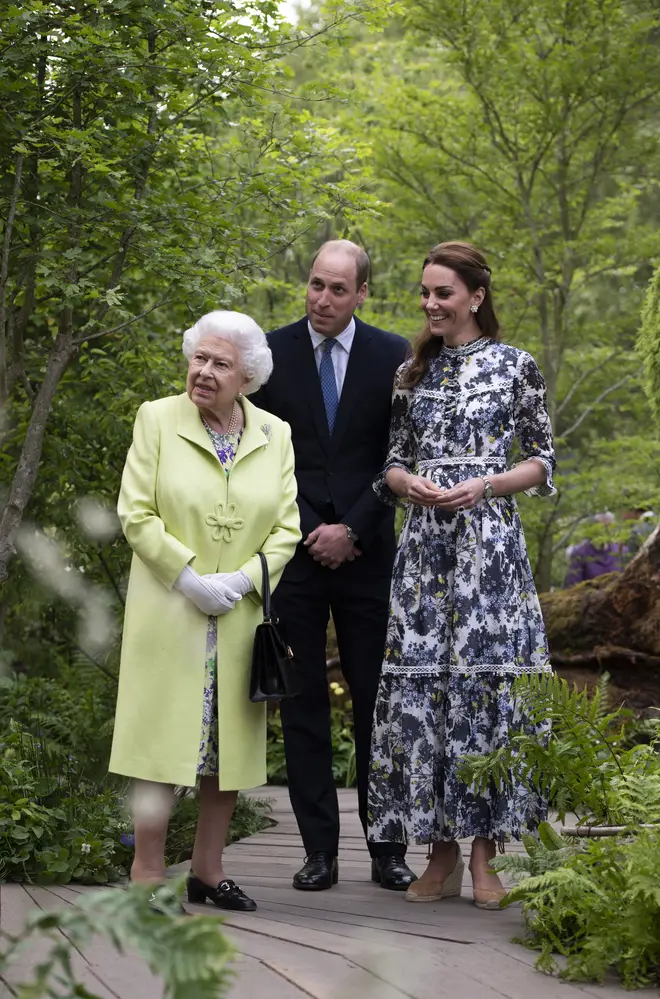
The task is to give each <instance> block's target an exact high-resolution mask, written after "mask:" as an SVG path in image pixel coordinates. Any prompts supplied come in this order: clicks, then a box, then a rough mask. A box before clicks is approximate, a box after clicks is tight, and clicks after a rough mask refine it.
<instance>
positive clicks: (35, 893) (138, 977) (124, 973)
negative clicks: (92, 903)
mask: <svg viewBox="0 0 660 999" xmlns="http://www.w3.org/2000/svg"><path fill="white" fill-rule="evenodd" d="M29 892H30V894H31V895H32V897H33V899H34V900H35V902H36V903H37V904H38V905H39V906H40V908H42V909H45V910H48V909H55V908H61V907H62V906H64V905H71V904H73V905H75V904H76V902H77V900H78V899H79V898H80V897H81V896H80V894H79V893H77V892H73V891H71V889H67V888H66V887H65V886H58V888H57V889H56V890H53V889H52V888H51V886H48V888H39V887H32V886H31V887H30V888H29ZM72 963H73V967H74V969H75V971H76V974H77V975H78V976H79V977H80V980H81V981H82V982H84V983H85V984H86V985H88V987H89V988H90V989H91V990H92V991H96V992H98V993H99V995H101V996H106V995H107V996H111V997H113V999H133V997H134V996H136V995H140V996H145V997H146V996H153V997H156V996H160V995H161V993H162V985H161V983H160V980H159V979H158V978H157V977H156V976H155V975H152V974H151V972H150V971H149V969H148V967H147V965H146V963H145V962H144V961H143V960H142V959H141V958H139V957H138V956H137V955H135V954H132V953H131V952H130V951H129V952H124V953H123V954H122V955H121V956H120V955H119V954H118V952H117V951H116V950H115V948H114V947H113V946H112V944H111V943H110V942H109V941H108V940H106V939H105V937H102V936H96V937H93V938H92V940H90V941H89V943H88V944H86V946H85V949H84V951H83V952H80V951H76V952H75V956H74V960H73V962H72Z"/></svg>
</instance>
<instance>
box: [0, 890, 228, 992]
mask: <svg viewBox="0 0 660 999" xmlns="http://www.w3.org/2000/svg"><path fill="white" fill-rule="evenodd" d="M173 887H174V893H173ZM182 890H183V880H182V881H181V882H180V883H179V884H178V885H174V886H172V885H168V886H167V887H164V888H158V889H157V890H156V897H157V905H158V907H159V909H160V910H161V913H160V914H159V913H156V912H154V910H153V908H152V907H151V906H150V904H149V898H150V896H151V894H152V891H153V889H152V887H151V886H149V885H132V886H131V887H130V888H129V889H128V890H127V891H106V892H97V893H94V894H90V895H86V896H84V897H81V899H80V902H79V903H78V904H77V905H76V906H75V907H74V906H69V907H67V908H66V909H53V910H49V911H48V912H38V913H33V914H32V915H31V916H30V917H29V919H28V922H27V924H26V926H25V928H24V929H23V930H22V931H21V933H20V935H18V936H9V935H8V934H6V933H1V934H0V975H3V973H6V972H7V971H8V970H10V969H11V967H12V965H13V964H14V963H15V962H16V961H17V960H18V959H19V957H20V955H21V954H22V953H23V952H24V951H25V950H27V949H29V948H30V947H35V946H36V945H38V946H39V954H40V960H39V963H38V964H37V965H36V966H35V967H34V970H33V971H32V979H31V980H30V981H26V982H23V983H21V985H20V986H18V992H17V995H18V999H40V997H42V996H50V997H55V996H61V995H69V996H74V995H75V996H85V997H86V999H99V997H98V996H97V995H95V994H94V993H93V992H90V991H89V990H88V988H87V987H86V986H85V985H83V984H82V983H81V982H79V981H78V980H77V976H76V974H75V972H74V970H73V966H72V961H71V957H72V954H73V953H74V952H75V951H76V950H78V951H83V950H84V948H85V947H87V946H88V945H89V944H90V942H91V941H92V939H93V938H94V937H95V936H97V935H98V934H101V935H102V936H105V937H106V938H107V939H108V940H109V941H110V943H111V944H112V945H113V947H114V948H115V950H116V951H117V952H118V953H119V954H123V953H124V952H125V951H127V950H130V951H132V952H134V953H135V952H136V953H137V954H138V955H139V956H140V957H142V958H143V959H144V960H145V961H146V963H147V964H148V966H149V968H150V969H151V971H152V972H153V974H154V975H156V976H157V977H158V978H160V979H161V980H162V982H163V986H164V995H165V996H167V997H169V999H220V997H221V996H223V995H225V994H226V992H227V990H228V988H229V986H230V984H231V981H232V978H233V973H232V970H231V967H230V966H231V962H232V961H233V960H234V957H235V950H234V947H233V946H232V944H231V943H230V942H229V940H228V939H227V937H226V936H225V934H224V933H223V931H222V924H221V922H220V920H219V919H216V918H214V917H212V916H185V917H182V916H179V915H178V914H177V909H178V905H179V903H178V901H177V899H176V894H180V893H181V892H182ZM44 949H45V953H44V954H43V957H42V956H41V955H42V953H43V951H44ZM62 990H65V991H62Z"/></svg>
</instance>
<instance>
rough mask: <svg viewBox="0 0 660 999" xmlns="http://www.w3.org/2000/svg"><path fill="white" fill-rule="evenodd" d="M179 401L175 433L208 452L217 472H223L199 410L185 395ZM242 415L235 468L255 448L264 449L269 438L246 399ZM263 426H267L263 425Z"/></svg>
mask: <svg viewBox="0 0 660 999" xmlns="http://www.w3.org/2000/svg"><path fill="white" fill-rule="evenodd" d="M179 398H180V399H181V408H180V410H179V420H178V424H177V433H178V434H179V437H185V439H186V440H187V441H190V442H191V443H192V444H197V445H198V447H201V448H203V449H204V451H208V453H209V454H210V455H211V457H212V458H213V461H214V463H215V464H216V465H217V466H218V470H219V471H223V468H222V465H221V464H220V462H219V461H218V456H217V454H216V453H215V448H214V447H213V444H212V443H211V438H210V437H209V435H208V433H207V432H206V429H205V427H204V424H203V423H202V421H201V419H200V416H199V409H198V408H197V406H196V405H195V404H194V402H191V401H190V399H189V398H188V396H187V395H182V396H180V397H179ZM242 402H243V414H244V416H245V426H244V427H243V433H242V435H241V440H240V443H239V445H238V450H237V452H236V457H235V458H234V462H233V465H234V466H236V465H237V464H238V462H239V461H242V460H243V458H245V457H247V455H248V454H250V453H251V452H252V451H256V450H257V448H260V447H265V446H267V444H268V440H269V437H268V435H267V431H265V430H263V429H262V427H261V426H259V421H258V419H257V417H256V408H255V407H254V406H253V405H252V403H251V402H250V401H249V400H248V399H245V398H244V399H243V400H242ZM264 426H267V425H266V424H264Z"/></svg>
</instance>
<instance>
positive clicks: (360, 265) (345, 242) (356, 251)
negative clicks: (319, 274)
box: [312, 239, 371, 291]
mask: <svg viewBox="0 0 660 999" xmlns="http://www.w3.org/2000/svg"><path fill="white" fill-rule="evenodd" d="M328 248H330V249H336V250H344V251H345V252H346V253H349V254H350V255H351V256H352V257H353V259H354V260H355V280H356V288H357V290H358V291H359V290H360V288H361V287H362V285H363V284H365V282H366V281H368V280H369V271H370V269H371V263H370V261H369V257H368V256H367V254H366V252H365V251H364V250H363V249H362V247H361V246H358V245H357V243H352V242H351V240H350V239H329V240H328V241H327V243H323V244H322V245H321V246H319V248H318V250H317V251H316V253H315V254H314V259H313V260H312V267H313V266H314V264H315V263H316V261H317V260H318V258H319V256H320V255H321V253H323V251H324V250H327V249H328Z"/></svg>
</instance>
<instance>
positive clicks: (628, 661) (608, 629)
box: [540, 528, 660, 707]
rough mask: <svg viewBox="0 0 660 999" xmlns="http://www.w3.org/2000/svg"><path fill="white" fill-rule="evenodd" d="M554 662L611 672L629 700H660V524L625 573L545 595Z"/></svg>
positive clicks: (562, 667)
mask: <svg viewBox="0 0 660 999" xmlns="http://www.w3.org/2000/svg"><path fill="white" fill-rule="evenodd" d="M540 600H541V607H542V609H543V616H544V618H545V624H546V628H547V632H548V641H549V643H550V656H551V660H552V664H553V666H555V668H556V669H557V670H558V672H560V673H562V674H568V675H572V676H573V677H574V678H575V679H578V678H580V677H583V678H584V679H585V680H588V676H589V674H594V675H596V674H598V673H600V672H604V671H607V672H608V673H609V674H610V676H611V677H612V681H613V684H614V686H615V688H617V690H618V691H620V692H621V694H622V695H623V696H624V697H625V699H626V700H627V701H629V702H630V703H631V704H633V705H635V706H637V707H646V706H648V705H651V704H660V528H656V530H655V531H654V532H653V534H652V535H651V537H650V538H649V539H648V540H647V542H646V544H645V545H644V546H643V547H642V548H641V549H640V551H639V552H638V553H637V555H636V556H635V558H634V559H633V560H632V561H631V562H630V563H629V565H628V566H626V568H625V570H624V571H623V572H618V573H608V574H607V575H605V576H599V577H597V578H596V579H594V580H591V581H590V582H587V583H580V584H579V585H578V586H573V587H571V588H570V589H568V590H556V591H554V592H553V593H543V594H541V597H540Z"/></svg>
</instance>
